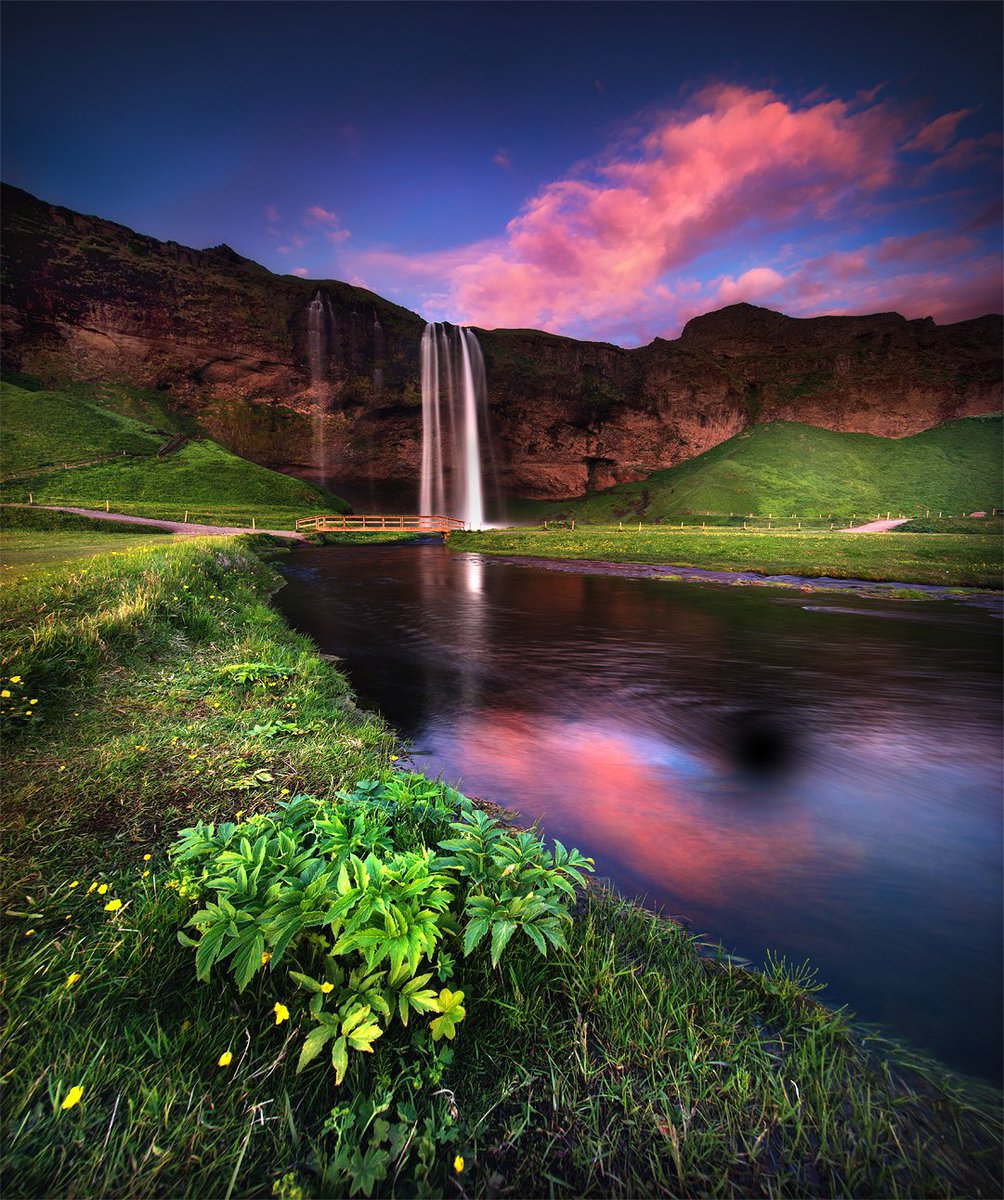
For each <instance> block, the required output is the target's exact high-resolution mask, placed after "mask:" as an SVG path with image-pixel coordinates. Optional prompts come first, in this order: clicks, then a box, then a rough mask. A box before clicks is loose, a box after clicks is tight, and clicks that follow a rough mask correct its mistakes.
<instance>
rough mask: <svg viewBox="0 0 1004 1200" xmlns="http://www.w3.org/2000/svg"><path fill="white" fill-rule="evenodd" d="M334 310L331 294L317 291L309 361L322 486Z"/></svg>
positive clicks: (316, 466) (309, 336) (310, 326)
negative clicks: (326, 385) (326, 392)
mask: <svg viewBox="0 0 1004 1200" xmlns="http://www.w3.org/2000/svg"><path fill="white" fill-rule="evenodd" d="M333 325H334V313H333V312H332V310H331V304H330V303H329V301H328V298H327V296H324V295H322V294H321V292H320V291H318V292H317V293H316V295H315V296H314V298H313V300H311V302H310V303H309V304H308V305H307V365H308V367H309V368H310V389H311V391H312V392H313V393H314V394H315V399H314V416H313V422H312V423H313V435H314V436H313V459H314V470H315V471H316V472H317V480H318V482H319V483H320V484H321V485H322V487H326V486H327V482H328V450H327V445H326V442H325V437H324V435H325V405H324V399H325V396H324V391H325V389H324V386H323V385H324V384H326V383H327V381H328V364H329V360H330V357H331V331H332V326H333Z"/></svg>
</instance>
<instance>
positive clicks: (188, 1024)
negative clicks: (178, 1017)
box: [181, 1017, 192, 1033]
mask: <svg viewBox="0 0 1004 1200" xmlns="http://www.w3.org/2000/svg"><path fill="white" fill-rule="evenodd" d="M191 1028H192V1022H191V1021H190V1020H189V1019H188V1018H187V1017H186V1018H185V1019H184V1021H182V1022H181V1032H182V1033H184V1032H185V1030H186V1029H191Z"/></svg>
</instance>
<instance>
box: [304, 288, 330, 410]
mask: <svg viewBox="0 0 1004 1200" xmlns="http://www.w3.org/2000/svg"><path fill="white" fill-rule="evenodd" d="M331 321H332V312H331V305H330V304H329V303H328V298H327V296H322V295H321V293H320V292H319V291H318V292H317V294H316V295H315V296H314V298H313V300H311V302H310V303H309V304H308V305H307V363H308V365H309V367H310V383H311V386H312V387H313V385H314V384H317V383H323V382H324V381H325V379H326V378H327V374H328V349H329V346H330V343H331Z"/></svg>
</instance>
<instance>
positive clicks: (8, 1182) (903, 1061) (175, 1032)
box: [0, 531, 1000, 1200]
mask: <svg viewBox="0 0 1004 1200" xmlns="http://www.w3.org/2000/svg"><path fill="white" fill-rule="evenodd" d="M79 536H80V537H81V538H82V539H83V538H93V537H96V536H98V535H96V534H92V533H88V532H86V531H81V532H80V534H79ZM106 538H107V543H108V547H109V549H112V550H114V547H116V546H118V545H120V544H121V543H120V542H119V541H118V539H117V537H116V535H113V534H109V535H106ZM263 541H264V539H259V540H258V542H257V544H258V545H261V544H262V542H263ZM243 543H244V544H243V545H242V544H241V543H240V542H238V541H235V540H233V539H206V540H202V541H199V540H192V541H186V542H184V543H176V544H173V545H171V546H167V547H162V548H155V549H145V550H129V551H127V552H125V553H112V554H109V555H107V556H105V557H98V558H93V559H91V560H90V563H89V564H88V568H87V569H86V570H84V569H82V568H79V567H77V566H71V565H66V566H65V568H64V569H63V571H62V572H61V573H58V574H55V575H53V576H51V577H47V578H45V579H32V580H29V581H26V582H24V583H19V584H17V585H15V586H13V587H11V588H10V589H9V594H8V600H7V604H6V605H5V608H4V615H5V625H4V628H3V631H2V641H0V677H2V679H3V680H4V689H3V690H5V691H12V692H14V693H15V694H16V696H17V697H18V698H21V697H24V698H25V699H26V703H29V705H30V701H28V700H27V698H28V697H31V698H34V699H37V700H38V703H37V705H33V706H29V707H28V708H27V709H26V710H23V711H28V712H31V713H32V714H33V715H32V716H31V717H30V718H23V719H22V718H21V716H20V715H19V714H20V713H21V712H22V710H21V709H20V708H19V709H18V711H17V712H15V713H14V714H13V716H9V715H8V716H6V717H5V719H6V720H10V721H13V722H14V724H13V726H12V727H11V728H9V730H8V736H7V747H6V754H7V764H6V766H7V774H8V779H9V787H8V805H7V811H8V820H7V821H6V822H5V828H4V831H3V833H4V843H3V853H2V857H0V891H2V895H3V898H4V901H5V903H4V908H5V921H4V926H3V930H2V940H0V957H2V962H3V975H4V979H5V985H4V992H3V1039H4V1047H5V1056H4V1060H5V1064H6V1068H5V1069H6V1072H7V1073H6V1075H5V1077H4V1086H5V1103H4V1106H3V1122H4V1127H3V1132H4V1146H5V1155H6V1163H5V1172H4V1184H5V1188H4V1191H5V1195H8V1196H10V1197H12V1198H13V1197H21V1196H24V1197H28V1196H38V1195H70V1194H72V1195H75V1196H95V1197H96V1196H109V1197H115V1196H119V1197H146V1196H163V1195H170V1196H179V1197H181V1196H205V1197H221V1196H230V1195H234V1196H254V1197H268V1196H277V1197H280V1198H285V1200H303V1198H305V1197H309V1196H317V1197H323V1196H345V1195H350V1194H351V1195H355V1194H359V1193H360V1192H362V1193H363V1194H365V1195H370V1194H371V1193H372V1194H377V1195H397V1196H416V1195H432V1196H453V1195H457V1194H458V1193H460V1194H464V1195H467V1196H476V1197H489V1196H499V1195H503V1196H504V1195H517V1196H523V1195H542V1194H549V1195H554V1196H623V1197H630V1196H641V1195H657V1194H660V1195H661V1194H672V1195H677V1196H682V1197H687V1196H729V1197H731V1196H746V1195H775V1196H781V1195H798V1196H836V1195H840V1196H857V1195H874V1196H878V1195H890V1196H894V1195H911V1196H953V1195H958V1196H977V1195H983V1196H990V1195H997V1194H999V1191H1000V1165H999V1158H1000V1154H999V1150H1000V1139H999V1134H998V1133H997V1132H996V1118H997V1115H998V1107H999V1101H1000V1097H999V1095H998V1094H996V1093H992V1092H990V1091H989V1090H987V1089H978V1090H971V1091H966V1090H965V1089H964V1088H963V1086H962V1085H961V1084H960V1083H958V1082H957V1081H955V1082H953V1081H951V1080H947V1079H944V1078H941V1077H940V1076H939V1074H938V1073H937V1072H936V1071H934V1072H933V1073H932V1068H931V1067H930V1064H921V1063H917V1062H914V1061H912V1060H909V1059H908V1058H907V1057H906V1056H905V1055H904V1054H903V1053H902V1052H900V1051H897V1050H895V1049H894V1048H893V1047H890V1046H888V1045H886V1044H883V1043H881V1042H878V1041H872V1042H871V1043H870V1044H867V1045H863V1044H862V1043H861V1041H860V1039H859V1038H858V1037H857V1036H855V1035H854V1033H853V1032H852V1030H851V1029H850V1028H849V1026H848V1024H847V1022H846V1020H845V1018H844V1017H843V1016H842V1015H841V1014H837V1013H833V1012H830V1011H828V1010H826V1009H825V1008H822V1007H820V1006H818V1005H817V1004H815V1003H814V1002H813V1000H812V997H811V987H812V985H811V980H810V979H809V977H808V976H807V975H806V974H805V973H804V972H798V973H796V974H795V975H793V974H792V972H790V971H789V970H787V969H785V968H784V967H783V966H778V967H775V968H774V969H772V970H770V971H768V972H767V973H765V974H753V973H749V972H746V971H743V970H740V969H738V968H736V967H733V966H732V965H731V964H729V963H728V962H727V961H724V962H717V961H714V960H708V959H707V958H706V957H702V956H701V954H700V953H699V951H700V947H699V946H698V945H696V944H695V942H694V941H693V939H691V938H690V937H689V936H687V935H686V934H685V932H684V931H683V930H682V929H681V928H680V927H678V926H676V925H674V924H672V923H670V922H666V921H663V920H661V919H659V918H657V917H655V916H652V915H651V914H647V913H645V912H643V911H642V910H641V909H639V908H638V907H637V906H636V905H633V904H630V903H626V902H624V901H621V900H619V899H618V898H617V897H614V896H611V895H609V894H607V893H605V892H604V891H602V890H601V889H590V890H589V892H588V894H587V895H586V896H585V897H584V898H583V899H582V900H581V902H580V904H579V907H578V909H577V911H576V914H575V919H574V922H573V925H572V927H571V928H570V929H569V932H568V939H569V948H568V952H567V953H561V952H558V951H552V952H551V953H550V954H549V955H548V957H547V958H541V957H540V955H539V954H538V953H537V952H536V950H534V948H533V947H532V946H531V945H530V944H529V942H528V941H527V939H526V938H521V937H520V936H516V937H514V938H513V940H512V942H511V943H510V944H509V946H508V947H507V948H506V951H505V955H504V957H503V959H502V962H501V964H500V968H498V969H495V968H493V967H492V966H491V963H490V961H489V958H488V953H487V950H486V949H485V948H484V946H482V947H479V948H478V949H477V950H476V951H475V952H474V953H472V954H471V955H470V956H466V957H465V956H463V954H462V950H461V947H460V945H459V944H458V943H459V938H455V939H453V942H451V951H452V958H453V960H454V965H453V978H452V982H451V987H454V988H457V987H458V986H459V987H461V988H463V989H464V992H465V1005H466V1007H467V1016H466V1019H465V1020H464V1022H463V1023H462V1024H461V1025H460V1027H459V1029H458V1031H457V1037H456V1040H455V1042H454V1043H451V1048H452V1051H453V1052H452V1054H450V1055H443V1054H442V1053H441V1052H440V1053H439V1057H438V1058H437V1057H436V1053H435V1052H434V1051H432V1050H430V1049H429V1048H428V1047H426V1048H425V1049H423V1048H422V1045H421V1043H420V1042H419V1043H416V1042H414V1041H409V1040H408V1039H406V1038H403V1037H400V1036H397V1034H396V1033H394V1032H392V1031H391V1030H388V1032H387V1035H386V1036H385V1037H383V1038H381V1039H380V1040H379V1041H378V1042H377V1043H376V1045H375V1052H374V1053H373V1054H372V1055H370V1054H358V1053H356V1054H354V1055H353V1056H352V1062H351V1065H350V1070H349V1075H348V1076H347V1078H346V1080H345V1083H344V1084H343V1085H342V1087H341V1088H337V1087H335V1086H334V1084H333V1079H332V1072H331V1068H330V1066H329V1065H327V1064H326V1063H325V1062H324V1061H323V1058H322V1060H321V1061H317V1062H314V1063H312V1064H311V1065H310V1067H308V1069H307V1070H306V1071H304V1072H303V1074H302V1075H297V1074H296V1072H295V1060H296V1056H297V1052H298V1047H299V1045H300V1044H301V1043H302V1038H303V1034H304V1033H305V1031H306V1030H307V1029H309V1028H310V1027H311V1025H310V1018H309V1016H308V1014H307V1003H306V1001H307V995H308V993H304V992H302V991H297V989H296V987H295V986H294V985H293V983H292V982H291V980H290V979H289V978H288V977H287V976H286V974H285V972H286V963H285V962H283V963H281V964H279V969H278V970H276V969H275V968H276V963H274V962H272V963H270V964H269V968H268V971H267V972H265V973H259V974H258V975H257V977H256V978H255V979H254V981H253V982H252V984H251V986H249V987H248V988H247V989H246V990H245V991H244V992H238V990H237V988H236V987H235V986H234V984H233V981H232V979H231V978H230V976H229V975H227V974H226V973H225V972H220V971H219V970H218V969H217V968H214V971H213V975H212V979H211V981H210V982H209V983H208V984H199V983H196V982H195V979H194V973H193V955H192V951H191V950H190V949H188V948H186V947H184V946H181V945H179V943H178V940H177V932H178V929H179V927H181V926H183V925H184V924H185V922H186V921H187V920H188V919H189V918H190V916H191V913H192V911H193V910H192V907H191V903H190V899H188V898H185V897H183V896H182V895H181V894H180V892H179V891H178V890H177V889H175V890H171V888H170V887H169V886H167V885H168V883H169V882H170V875H171V865H170V863H169V861H168V860H167V858H166V855H165V849H166V847H167V846H168V845H169V843H170V841H171V838H172V835H173V834H174V833H175V832H176V831H177V829H178V828H179V827H180V826H182V825H185V824H189V823H191V822H192V821H193V820H194V819H195V818H196V817H202V818H204V819H207V820H214V821H223V820H236V821H238V822H240V821H241V820H243V821H244V822H245V824H244V826H243V828H244V829H246V830H247V831H248V833H249V834H250V836H252V837H253V836H254V830H255V829H257V828H260V826H257V825H255V824H254V821H256V820H258V814H265V813H268V812H270V811H275V809H276V805H277V804H278V803H279V802H280V801H281V799H282V797H283V796H284V795H287V794H291V793H295V792H310V793H312V794H313V795H315V796H317V797H320V798H321V799H322V802H323V803H324V804H326V805H327V806H328V807H329V809H330V810H331V811H332V812H338V811H339V810H340V809H339V806H340V805H341V804H342V799H341V798H340V794H339V793H340V789H342V788H346V787H351V786H352V785H353V783H354V782H355V781H358V780H359V779H360V778H361V777H364V776H365V777H367V778H369V779H372V780H376V781H387V782H390V781H396V782H397V783H398V784H400V783H401V781H402V779H403V780H405V781H409V780H415V779H416V777H414V776H410V775H402V773H401V772H398V771H396V770H394V769H392V767H391V762H390V751H391V750H392V749H393V738H392V736H391V735H390V734H389V732H388V731H387V730H386V729H385V728H384V727H383V725H382V723H381V722H380V721H379V720H377V719H374V718H372V717H369V716H367V715H366V714H363V713H360V712H359V711H358V710H357V709H356V707H355V705H354V704H353V702H352V697H351V695H350V693H349V691H348V687H347V684H346V681H345V680H344V678H343V677H342V676H341V675H339V674H338V672H337V671H335V670H334V669H333V668H332V667H331V666H330V665H328V664H326V663H324V662H322V661H321V660H320V658H319V657H318V656H317V654H316V653H315V652H314V650H313V648H312V645H311V643H310V642H309V641H308V640H307V639H306V638H304V637H301V636H299V635H297V634H294V633H292V632H291V631H290V630H289V629H288V628H287V627H286V626H285V625H284V623H283V622H282V621H281V619H280V618H279V617H278V615H277V614H276V613H275V612H274V611H273V610H271V609H270V608H268V606H267V604H266V603H265V598H266V597H267V595H268V594H269V592H270V591H271V589H272V588H273V587H274V585H275V579H274V576H273V575H272V574H271V572H270V571H268V570H267V569H266V568H265V567H264V566H263V565H262V564H261V563H260V562H259V561H258V560H257V559H256V558H254V557H253V556H252V555H251V554H250V553H249V552H248V548H249V547H251V546H252V545H254V544H256V543H255V542H254V540H253V539H243ZM240 664H243V665H245V666H246V665H248V664H258V668H259V669H260V668H262V667H265V668H267V670H265V673H264V674H262V675H261V677H260V678H257V679H253V680H252V681H250V682H245V683H240V682H238V679H237V678H236V677H235V675H234V670H235V669H236V668H238V666H239V665H240ZM269 672H271V673H269ZM277 680H281V683H280V684H279V685H278V686H276V681H277ZM5 703H7V704H8V705H9V700H8V701H5ZM368 786H371V787H372V785H368ZM436 790H437V793H438V795H439V797H440V800H441V801H442V800H444V799H445V800H446V801H447V802H448V803H452V801H450V793H449V789H443V788H442V787H441V786H439V787H438V788H437V789H436ZM373 794H374V795H375V793H373ZM453 796H454V797H455V793H454V794H453ZM437 811H438V810H437ZM426 819H432V820H435V819H437V818H436V817H435V814H433V816H432V817H431V818H427V816H426V817H422V818H421V820H422V821H425V820H426ZM413 820H414V819H413V818H412V817H409V812H408V811H407V810H406V809H405V808H403V807H400V806H399V808H398V810H397V814H396V816H395V820H394V823H393V836H394V837H395V838H397V837H398V836H400V831H401V830H403V829H407V828H409V823H410V822H412V823H411V826H410V827H411V828H412V829H413V830H414V828H415V827H416V826H415V825H414V823H413ZM420 827H421V828H428V827H427V826H425V825H421V826H420ZM437 836H440V835H439V834H437V833H435V831H433V832H432V835H431V839H430V841H431V842H435V840H436V837H437ZM92 884H93V885H94V886H93V888H92V887H91V885H92ZM339 886H341V884H339ZM455 943H456V944H455ZM307 946H308V947H309V939H308V942H307ZM297 953H299V952H297ZM301 969H302V968H301ZM280 1001H281V1002H283V1003H285V1004H287V1005H288V1008H289V1014H290V1015H289V1021H288V1023H287V1024H284V1025H282V1026H278V1024H277V1022H276V1020H275V1019H274V1016H273V1012H274V1005H275V1004H276V1003H277V1002H280ZM417 1019H418V1018H416V1020H417ZM409 1033H410V1031H409ZM231 1055H232V1057H229V1056H231ZM221 1056H222V1059H223V1061H221ZM451 1058H452V1062H451V1061H450V1059H451ZM918 1072H919V1073H918ZM75 1087H79V1088H81V1089H82V1095H81V1098H80V1100H79V1103H76V1104H75V1105H74V1106H73V1107H70V1108H64V1104H65V1103H66V1102H67V1100H68V1099H70V1098H72V1097H71V1088H75Z"/></svg>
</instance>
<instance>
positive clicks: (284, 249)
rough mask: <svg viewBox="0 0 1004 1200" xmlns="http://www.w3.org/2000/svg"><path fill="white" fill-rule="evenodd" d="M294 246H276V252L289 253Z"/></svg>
mask: <svg viewBox="0 0 1004 1200" xmlns="http://www.w3.org/2000/svg"><path fill="white" fill-rule="evenodd" d="M292 249H293V247H292V246H276V248H275V252H276V254H289V253H290V252H291V251H292Z"/></svg>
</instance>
